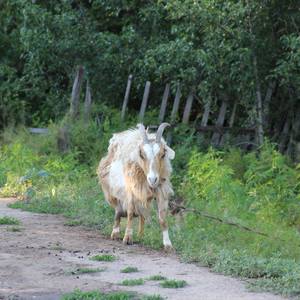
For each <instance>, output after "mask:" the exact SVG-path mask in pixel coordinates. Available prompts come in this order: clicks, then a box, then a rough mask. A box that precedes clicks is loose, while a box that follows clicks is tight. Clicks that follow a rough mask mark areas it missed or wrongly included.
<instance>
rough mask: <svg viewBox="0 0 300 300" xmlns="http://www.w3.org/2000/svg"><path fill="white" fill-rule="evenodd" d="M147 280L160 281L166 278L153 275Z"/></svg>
mask: <svg viewBox="0 0 300 300" xmlns="http://www.w3.org/2000/svg"><path fill="white" fill-rule="evenodd" d="M149 280H154V281H160V280H167V278H166V277H165V276H162V275H153V276H150V277H149Z"/></svg>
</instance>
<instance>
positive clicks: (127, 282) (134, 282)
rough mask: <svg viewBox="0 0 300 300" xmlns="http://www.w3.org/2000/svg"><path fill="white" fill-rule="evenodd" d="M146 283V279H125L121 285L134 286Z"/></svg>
mask: <svg viewBox="0 0 300 300" xmlns="http://www.w3.org/2000/svg"><path fill="white" fill-rule="evenodd" d="M144 283H145V281H144V279H142V278H138V279H125V280H123V281H122V283H121V285H125V286H134V285H143V284H144Z"/></svg>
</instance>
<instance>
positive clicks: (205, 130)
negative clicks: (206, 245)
mask: <svg viewBox="0 0 300 300" xmlns="http://www.w3.org/2000/svg"><path fill="white" fill-rule="evenodd" d="M132 85H133V76H132V75H129V77H128V81H127V86H126V90H125V96H124V100H123V105H122V111H121V120H122V121H124V120H125V117H126V111H127V108H128V106H129V104H130V90H131V88H132ZM150 88H151V82H150V81H147V82H146V84H145V88H144V94H143V97H142V102H141V106H140V110H139V122H141V123H142V122H143V121H144V116H145V113H146V110H147V105H148V102H149V95H150ZM182 98H183V97H182V93H181V86H180V84H178V85H177V89H176V94H175V97H174V100H173V102H172V103H171V105H172V110H171V115H170V117H169V118H168V120H170V123H171V126H172V127H175V126H176V125H178V122H179V123H180V122H181V123H183V124H189V122H190V116H191V112H192V108H193V105H195V103H194V102H195V101H194V100H195V98H196V97H195V95H194V92H193V91H190V93H189V94H188V96H187V98H186V99H182ZM171 100H172V99H171V93H170V84H169V83H167V84H166V86H165V89H164V93H163V95H162V100H161V104H160V110H159V115H158V118H157V124H160V123H162V122H163V121H165V120H166V119H167V115H166V112H167V106H168V102H170V101H171ZM181 101H185V103H184V105H183V107H184V109H183V112H182V116H179V112H180V111H179V108H180V102H181ZM228 103H229V101H228V99H226V98H225V99H224V100H223V101H222V103H221V106H220V108H219V112H218V114H217V117H216V120H215V124H214V125H208V123H209V116H210V114H211V113H212V111H211V105H210V103H206V104H205V105H204V106H203V108H202V110H203V114H202V118H201V122H200V124H197V123H196V122H194V123H196V124H193V126H194V127H195V130H196V131H198V132H200V133H201V134H205V135H206V137H207V138H208V139H210V141H211V144H212V145H213V146H215V147H218V146H222V145H223V144H224V143H225V142H226V140H228V138H229V135H230V134H234V135H235V141H236V145H242V146H247V145H255V139H256V128H254V127H253V128H241V127H235V126H234V121H235V119H236V114H237V102H234V104H233V106H232V107H228ZM197 105H199V103H197ZM199 110H201V107H199V108H197V111H199ZM229 113H230V114H229ZM178 117H179V118H178ZM178 119H179V120H180V121H178ZM226 121H227V122H226ZM225 123H227V124H228V125H227V126H225ZM155 127H156V126H155V125H152V126H151V128H155Z"/></svg>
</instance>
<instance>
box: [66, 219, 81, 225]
mask: <svg viewBox="0 0 300 300" xmlns="http://www.w3.org/2000/svg"><path fill="white" fill-rule="evenodd" d="M80 225H82V221H80V220H74V219H70V220H67V221H66V222H65V223H64V226H70V227H73V226H80Z"/></svg>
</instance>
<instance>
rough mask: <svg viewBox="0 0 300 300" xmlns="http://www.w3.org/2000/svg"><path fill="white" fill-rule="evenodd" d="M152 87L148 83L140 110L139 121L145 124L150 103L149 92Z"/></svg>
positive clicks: (148, 82)
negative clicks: (145, 116)
mask: <svg viewBox="0 0 300 300" xmlns="http://www.w3.org/2000/svg"><path fill="white" fill-rule="evenodd" d="M150 85H151V82H150V81H147V82H146V85H145V90H144V96H143V101H142V105H141V109H140V114H139V121H140V122H143V120H144V115H145V111H146V107H147V102H148V97H149V92H150Z"/></svg>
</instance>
